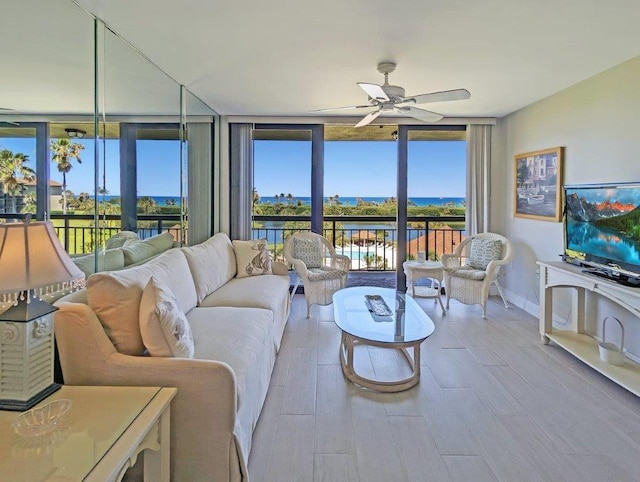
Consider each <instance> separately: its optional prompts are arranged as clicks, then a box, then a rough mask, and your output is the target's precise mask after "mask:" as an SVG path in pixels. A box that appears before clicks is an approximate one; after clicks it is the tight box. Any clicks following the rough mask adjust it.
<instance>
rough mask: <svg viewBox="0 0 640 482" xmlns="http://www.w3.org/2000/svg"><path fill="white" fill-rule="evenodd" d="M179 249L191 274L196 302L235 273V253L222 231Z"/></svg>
mask: <svg viewBox="0 0 640 482" xmlns="http://www.w3.org/2000/svg"><path fill="white" fill-rule="evenodd" d="M181 249H182V252H183V253H184V255H185V257H186V258H187V262H188V263H189V269H190V270H191V274H192V275H193V281H194V283H195V285H196V293H197V295H198V303H200V302H201V301H202V300H203V299H204V298H205V297H206V296H207V295H208V294H209V293H213V292H214V291H215V290H217V289H218V288H220V287H221V286H222V285H223V284H225V283H226V282H227V281H229V280H230V279H232V278H233V277H234V276H235V275H236V255H235V253H234V251H233V245H232V244H231V240H230V239H229V237H228V236H227V235H226V234H224V233H218V234H216V235H215V236H213V237H211V238H209V239H208V240H206V241H205V242H204V243H201V244H197V245H195V246H189V247H188V248H181Z"/></svg>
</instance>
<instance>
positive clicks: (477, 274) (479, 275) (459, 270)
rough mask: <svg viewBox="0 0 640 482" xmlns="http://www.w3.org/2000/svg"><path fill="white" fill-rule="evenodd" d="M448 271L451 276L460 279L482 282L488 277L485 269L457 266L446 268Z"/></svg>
mask: <svg viewBox="0 0 640 482" xmlns="http://www.w3.org/2000/svg"><path fill="white" fill-rule="evenodd" d="M446 271H447V272H448V273H449V275H451V276H457V277H459V278H467V279H473V280H477V281H482V280H483V279H485V277H486V276H487V273H486V271H485V270H483V269H475V268H472V267H471V266H456V267H454V268H446Z"/></svg>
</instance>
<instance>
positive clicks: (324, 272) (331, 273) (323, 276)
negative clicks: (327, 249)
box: [308, 266, 348, 281]
mask: <svg viewBox="0 0 640 482" xmlns="http://www.w3.org/2000/svg"><path fill="white" fill-rule="evenodd" d="M347 273H348V272H347V271H345V270H342V269H338V268H332V267H330V266H320V267H318V268H311V269H309V274H308V278H309V281H325V280H330V279H339V278H341V277H342V276H344V275H346V274H347Z"/></svg>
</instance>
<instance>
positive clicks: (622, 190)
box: [565, 184, 640, 273]
mask: <svg viewBox="0 0 640 482" xmlns="http://www.w3.org/2000/svg"><path fill="white" fill-rule="evenodd" d="M565 197H566V199H565V205H566V211H567V212H566V221H565V222H566V232H565V236H566V241H565V242H566V252H567V253H568V254H569V255H572V256H573V257H576V258H577V259H581V260H586V261H594V262H596V263H603V264H611V263H614V264H618V265H620V266H621V267H623V268H624V269H626V270H630V271H632V272H634V273H637V272H639V271H640V270H639V269H638V268H640V185H638V184H633V185H627V186H625V185H617V186H606V185H605V186H565Z"/></svg>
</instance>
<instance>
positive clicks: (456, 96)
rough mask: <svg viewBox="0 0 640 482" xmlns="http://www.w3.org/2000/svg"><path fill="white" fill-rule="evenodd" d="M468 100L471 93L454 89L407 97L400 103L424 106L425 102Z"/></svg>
mask: <svg viewBox="0 0 640 482" xmlns="http://www.w3.org/2000/svg"><path fill="white" fill-rule="evenodd" d="M469 98H471V93H470V92H469V91H468V90H467V89H455V90H444V91H442V92H432V93H430V94H420V95H413V96H407V97H405V98H404V100H403V101H402V102H413V103H414V104H426V103H427V102H448V101H451V100H466V99H469Z"/></svg>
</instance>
